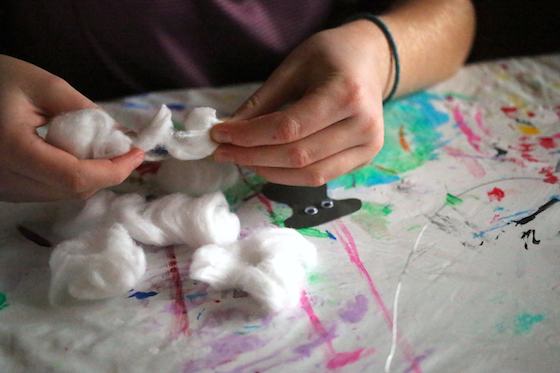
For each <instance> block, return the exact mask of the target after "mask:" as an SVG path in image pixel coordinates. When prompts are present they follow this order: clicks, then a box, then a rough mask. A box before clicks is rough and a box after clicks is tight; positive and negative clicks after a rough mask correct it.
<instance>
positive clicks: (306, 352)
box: [294, 326, 336, 357]
mask: <svg viewBox="0 0 560 373" xmlns="http://www.w3.org/2000/svg"><path fill="white" fill-rule="evenodd" d="M335 337H336V334H335V328H334V326H333V327H332V328H331V329H330V330H329V331H328V332H327V333H326V334H324V335H319V338H317V339H314V340H312V341H311V342H309V343H306V344H302V345H300V346H298V347H296V348H295V349H294V352H296V353H298V354H300V355H303V356H305V357H308V356H311V352H312V351H313V350H314V349H315V348H317V347H319V346H321V345H322V344H323V343H328V342H330V341H331V340H333V339H334V338H335Z"/></svg>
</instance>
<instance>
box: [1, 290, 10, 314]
mask: <svg viewBox="0 0 560 373" xmlns="http://www.w3.org/2000/svg"><path fill="white" fill-rule="evenodd" d="M8 306H9V304H8V297H7V296H6V294H4V293H0V310H3V309H4V308H6V307H8Z"/></svg>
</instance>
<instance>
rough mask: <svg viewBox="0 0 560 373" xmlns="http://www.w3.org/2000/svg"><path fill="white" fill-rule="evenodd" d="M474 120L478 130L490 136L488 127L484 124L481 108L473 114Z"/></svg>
mask: <svg viewBox="0 0 560 373" xmlns="http://www.w3.org/2000/svg"><path fill="white" fill-rule="evenodd" d="M474 121H475V122H476V125H477V126H478V128H480V130H481V131H482V132H484V134H485V135H487V136H490V128H488V127H486V125H485V124H484V120H483V118H482V111H481V110H478V111H477V112H476V114H475V115H474Z"/></svg>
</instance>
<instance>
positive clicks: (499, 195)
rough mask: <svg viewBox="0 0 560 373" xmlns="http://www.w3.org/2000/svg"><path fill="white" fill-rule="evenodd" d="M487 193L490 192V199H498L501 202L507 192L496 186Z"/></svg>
mask: <svg viewBox="0 0 560 373" xmlns="http://www.w3.org/2000/svg"><path fill="white" fill-rule="evenodd" d="M486 194H488V199H489V200H490V201H498V202H500V201H501V200H502V199H504V197H505V196H506V194H505V192H504V191H503V190H502V189H500V188H498V187H494V189H492V190H491V191H489V192H488V193H486Z"/></svg>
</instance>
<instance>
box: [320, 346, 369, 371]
mask: <svg viewBox="0 0 560 373" xmlns="http://www.w3.org/2000/svg"><path fill="white" fill-rule="evenodd" d="M362 352H364V349H363V348H360V349H357V350H356V351H352V352H341V353H339V354H336V356H335V357H333V358H332V359H330V360H329V362H328V363H327V368H329V369H337V368H342V367H343V366H345V365H348V364H352V363H353V362H355V361H358V360H359V359H360V357H361V355H362Z"/></svg>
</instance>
